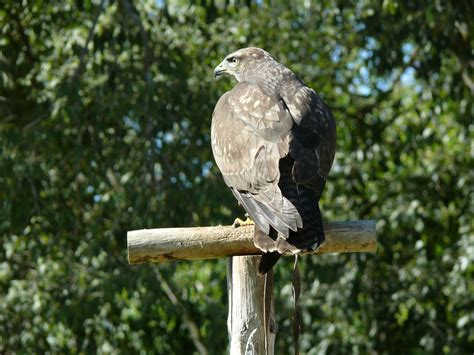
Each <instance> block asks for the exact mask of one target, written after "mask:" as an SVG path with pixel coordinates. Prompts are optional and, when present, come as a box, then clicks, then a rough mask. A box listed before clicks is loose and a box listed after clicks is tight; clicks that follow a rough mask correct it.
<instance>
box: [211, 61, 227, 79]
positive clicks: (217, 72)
mask: <svg viewBox="0 0 474 355" xmlns="http://www.w3.org/2000/svg"><path fill="white" fill-rule="evenodd" d="M225 72H226V68H225V67H224V65H223V63H221V64H219V65H218V66H217V67H216V69H214V77H215V78H217V77H218V76H220V75H222V74H224V73H225Z"/></svg>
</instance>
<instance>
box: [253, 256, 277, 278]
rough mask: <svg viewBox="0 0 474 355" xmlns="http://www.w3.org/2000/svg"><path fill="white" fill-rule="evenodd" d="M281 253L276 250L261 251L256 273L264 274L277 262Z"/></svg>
mask: <svg viewBox="0 0 474 355" xmlns="http://www.w3.org/2000/svg"><path fill="white" fill-rule="evenodd" d="M280 257H281V254H280V253H279V252H277V251H274V252H271V253H263V254H262V257H261V259H260V263H259V264H258V273H259V274H260V275H264V274H266V273H267V272H269V271H270V270H271V269H272V267H273V265H275V264H276V263H277V261H278V260H279V259H280Z"/></svg>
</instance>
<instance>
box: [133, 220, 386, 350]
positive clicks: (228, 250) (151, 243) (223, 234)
mask: <svg viewBox="0 0 474 355" xmlns="http://www.w3.org/2000/svg"><path fill="white" fill-rule="evenodd" d="M253 229H254V228H253V226H245V227H238V228H234V227H233V226H224V227H222V226H219V227H201V228H198V227H196V228H162V229H142V230H136V231H130V232H128V233H127V247H128V260H129V263H130V264H139V263H146V262H166V261H175V260H197V259H212V258H221V257H228V259H227V260H228V261H227V289H228V295H229V314H228V318H227V326H228V332H229V340H230V354H231V355H240V354H266V355H273V354H274V344H275V333H276V328H277V327H276V324H275V320H274V305H273V287H272V284H273V274H272V273H271V272H270V273H268V274H267V276H266V277H265V276H259V275H258V272H257V264H258V260H259V257H258V256H252V255H258V254H261V252H260V251H259V250H258V249H257V248H256V247H255V246H254V245H253ZM324 229H325V233H326V241H325V243H324V244H323V245H322V246H321V247H320V248H319V249H318V251H316V253H317V254H323V253H347V252H374V251H375V250H376V248H377V241H376V236H375V221H354V222H332V223H327V224H325V225H324Z"/></svg>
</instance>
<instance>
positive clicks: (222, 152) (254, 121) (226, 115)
mask: <svg viewBox="0 0 474 355" xmlns="http://www.w3.org/2000/svg"><path fill="white" fill-rule="evenodd" d="M292 127H293V120H292V118H291V116H290V114H289V113H288V110H287V109H286V107H285V104H284V103H283V101H282V100H280V99H278V98H274V97H270V96H267V95H265V94H264V93H263V92H262V91H261V90H260V89H259V88H258V87H257V86H255V85H249V84H246V83H240V84H238V85H237V86H235V87H234V89H233V90H232V91H230V92H228V93H226V94H224V95H223V96H222V97H221V98H220V99H219V101H218V103H217V105H216V108H215V110H214V114H213V119H212V128H211V140H212V150H213V153H214V158H215V160H216V163H217V165H218V166H219V169H220V170H221V172H222V175H223V177H224V180H225V182H226V184H227V185H228V186H229V187H230V188H231V190H232V192H233V194H234V195H235V197H236V198H237V200H238V201H239V202H240V203H241V204H242V206H243V207H244V208H245V210H246V211H247V213H248V214H249V215H250V217H251V218H252V219H253V220H254V222H255V223H256V225H257V226H258V227H259V229H261V230H262V231H263V232H264V233H266V234H269V233H270V226H272V227H273V228H274V229H275V230H277V231H278V232H279V233H280V234H282V235H283V236H285V237H288V236H289V230H292V231H296V230H297V229H298V228H301V227H302V226H303V223H302V219H301V216H300V215H299V213H298V211H297V209H296V208H295V206H294V205H293V204H292V203H291V202H290V201H289V200H288V199H286V198H285V197H283V195H282V193H281V190H280V188H279V186H278V182H279V179H280V171H279V162H280V159H281V158H283V157H285V156H286V155H287V154H288V152H289V138H290V137H289V135H290V132H291V129H292Z"/></svg>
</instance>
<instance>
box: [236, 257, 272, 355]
mask: <svg viewBox="0 0 474 355" xmlns="http://www.w3.org/2000/svg"><path fill="white" fill-rule="evenodd" d="M259 259H260V257H258V256H234V257H231V258H227V291H228V296H229V315H228V317H227V329H228V332H229V341H230V354H231V355H240V354H255V355H259V354H268V355H272V354H273V353H274V345H275V334H276V326H275V317H274V303H273V287H272V286H273V273H272V272H269V273H268V274H267V275H266V276H260V275H258V273H257V269H258V268H257V266H258V261H259Z"/></svg>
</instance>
